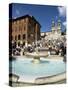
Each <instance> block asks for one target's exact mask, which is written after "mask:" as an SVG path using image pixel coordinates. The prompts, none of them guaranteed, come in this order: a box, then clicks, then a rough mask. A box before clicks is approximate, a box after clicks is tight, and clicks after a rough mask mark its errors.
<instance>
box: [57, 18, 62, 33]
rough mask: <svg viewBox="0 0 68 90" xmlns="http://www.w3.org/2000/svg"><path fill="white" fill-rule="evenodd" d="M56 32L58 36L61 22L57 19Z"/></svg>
mask: <svg viewBox="0 0 68 90" xmlns="http://www.w3.org/2000/svg"><path fill="white" fill-rule="evenodd" d="M57 32H58V34H61V20H60V19H58V22H57Z"/></svg>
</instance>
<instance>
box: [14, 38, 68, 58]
mask: <svg viewBox="0 0 68 90" xmlns="http://www.w3.org/2000/svg"><path fill="white" fill-rule="evenodd" d="M36 47H39V49H40V48H44V49H45V48H47V49H48V54H51V52H52V51H54V52H55V54H56V55H61V56H64V55H65V54H66V38H65V37H62V38H60V39H59V38H58V39H54V40H49V39H47V40H45V39H43V40H40V41H39V42H38V43H37V45H36V44H32V45H28V46H27V47H25V46H22V45H19V46H18V45H17V44H16V43H13V44H12V55H25V52H30V53H32V52H34V51H35V48H36Z"/></svg>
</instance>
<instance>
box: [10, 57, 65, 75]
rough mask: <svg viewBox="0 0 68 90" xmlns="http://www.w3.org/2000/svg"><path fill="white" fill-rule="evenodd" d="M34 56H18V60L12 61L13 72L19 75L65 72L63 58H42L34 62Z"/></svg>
mask: <svg viewBox="0 0 68 90" xmlns="http://www.w3.org/2000/svg"><path fill="white" fill-rule="evenodd" d="M32 60H33V58H26V57H24V58H18V59H17V60H13V61H12V62H11V61H10V64H11V63H12V68H11V66H10V69H12V73H14V74H17V75H19V76H26V77H27V76H29V77H40V76H52V75H56V74H60V73H63V72H65V70H66V67H65V66H66V65H65V63H64V62H63V61H62V60H47V59H45V58H41V62H40V63H39V64H33V63H31V61H32Z"/></svg>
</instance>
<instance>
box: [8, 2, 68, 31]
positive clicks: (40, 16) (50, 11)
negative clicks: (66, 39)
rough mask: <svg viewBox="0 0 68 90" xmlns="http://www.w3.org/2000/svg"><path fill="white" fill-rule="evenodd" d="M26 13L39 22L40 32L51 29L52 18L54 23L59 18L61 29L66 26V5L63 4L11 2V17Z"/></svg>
mask: <svg viewBox="0 0 68 90" xmlns="http://www.w3.org/2000/svg"><path fill="white" fill-rule="evenodd" d="M26 14H28V15H31V16H34V17H35V19H36V20H37V21H38V22H39V23H40V24H41V32H47V31H51V23H52V20H54V21H55V23H57V20H58V19H60V20H61V24H62V31H64V29H65V27H66V7H64V6H50V5H33V4H18V3H13V4H12V18H13V19H15V18H17V17H20V16H24V15H26ZM9 18H10V16H9Z"/></svg>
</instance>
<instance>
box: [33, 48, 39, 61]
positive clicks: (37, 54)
mask: <svg viewBox="0 0 68 90" xmlns="http://www.w3.org/2000/svg"><path fill="white" fill-rule="evenodd" d="M32 63H40V55H39V52H38V47H36V50H35V52H34V55H33V60H32Z"/></svg>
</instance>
